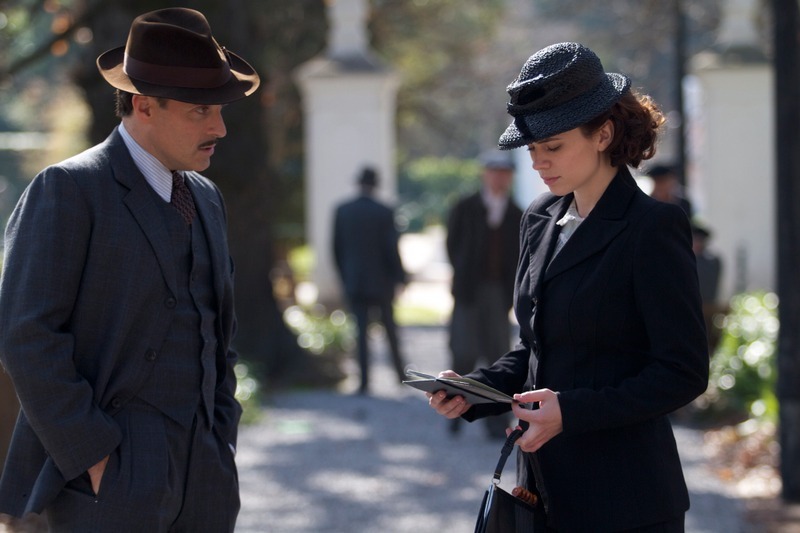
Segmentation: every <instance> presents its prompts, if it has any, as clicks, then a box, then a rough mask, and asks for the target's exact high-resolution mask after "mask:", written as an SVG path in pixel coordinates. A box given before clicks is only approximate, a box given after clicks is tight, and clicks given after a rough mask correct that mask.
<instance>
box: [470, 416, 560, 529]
mask: <svg viewBox="0 0 800 533" xmlns="http://www.w3.org/2000/svg"><path fill="white" fill-rule="evenodd" d="M520 435H522V430H521V429H515V430H514V431H512V432H511V434H510V435H509V436H508V438H507V439H506V442H505V443H504V444H503V449H502V450H501V451H500V460H499V461H498V462H497V467H496V468H495V470H494V476H493V477H492V482H491V484H490V485H489V489H488V490H487V491H486V494H484V495H483V502H482V503H481V510H480V513H479V514H478V521H477V522H476V523H475V533H531V532H533V531H536V527H537V525H538V527H539V529H538V530H539V531H544V523H545V519H544V512H543V511H541V510H539V509H537V508H536V507H535V506H533V505H530V504H529V503H527V502H525V501H523V500H521V499H520V498H517V497H516V496H512V495H511V494H509V493H508V492H506V491H504V490H503V489H501V488H500V487H499V484H500V475H501V474H502V473H503V467H504V466H505V464H506V460H507V459H508V456H509V455H511V451H512V450H513V449H514V443H515V442H516V441H517V439H518V438H519V437H520ZM538 505H539V506H541V502H540V503H539V504H538Z"/></svg>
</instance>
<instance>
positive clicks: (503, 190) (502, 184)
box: [483, 168, 514, 196]
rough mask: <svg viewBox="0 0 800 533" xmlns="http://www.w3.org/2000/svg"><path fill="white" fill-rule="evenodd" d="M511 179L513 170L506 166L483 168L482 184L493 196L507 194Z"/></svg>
mask: <svg viewBox="0 0 800 533" xmlns="http://www.w3.org/2000/svg"><path fill="white" fill-rule="evenodd" d="M513 180H514V171H513V170H509V169H506V168H484V169H483V185H484V186H485V187H486V188H487V189H488V190H489V192H491V193H492V194H493V195H495V196H499V195H501V194H508V192H509V191H510V190H511V183H512V181H513Z"/></svg>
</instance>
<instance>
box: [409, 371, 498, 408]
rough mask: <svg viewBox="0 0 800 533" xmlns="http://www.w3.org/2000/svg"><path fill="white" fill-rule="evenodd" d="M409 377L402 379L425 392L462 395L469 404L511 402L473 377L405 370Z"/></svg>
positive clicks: (449, 395) (451, 395)
mask: <svg viewBox="0 0 800 533" xmlns="http://www.w3.org/2000/svg"><path fill="white" fill-rule="evenodd" d="M406 376H408V377H409V378H410V379H408V380H406V381H403V383H405V384H406V385H409V386H411V387H414V388H415V389H419V390H423V391H425V392H430V393H434V392H437V391H440V390H443V391H445V392H446V393H447V396H448V397H453V396H463V397H464V399H465V400H467V402H469V403H471V404H477V403H512V402H513V401H514V400H513V398H511V396H509V395H507V394H504V393H502V392H500V391H499V390H497V389H493V388H492V387H490V386H488V385H484V384H483V383H480V382H478V381H475V380H474V379H469V378H450V377H441V378H439V377H436V376H431V375H430V374H423V373H422V372H417V371H416V370H406Z"/></svg>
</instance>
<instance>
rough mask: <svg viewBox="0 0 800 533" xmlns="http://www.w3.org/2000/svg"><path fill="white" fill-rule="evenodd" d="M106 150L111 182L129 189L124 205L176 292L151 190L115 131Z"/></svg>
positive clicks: (163, 227) (166, 241) (163, 229)
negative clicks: (112, 177)
mask: <svg viewBox="0 0 800 533" xmlns="http://www.w3.org/2000/svg"><path fill="white" fill-rule="evenodd" d="M109 149H110V160H111V168H112V170H113V172H114V179H116V180H117V181H118V182H120V183H121V184H123V185H124V186H125V187H127V188H128V194H127V195H125V198H124V199H123V202H124V203H125V205H126V206H127V207H128V209H129V210H130V212H131V214H132V215H133V217H134V218H135V219H136V222H137V223H138V224H139V227H140V228H141V229H142V232H143V233H144V234H145V236H146V237H147V240H148V241H149V242H150V246H152V247H153V252H154V253H155V256H156V259H157V260H158V263H159V265H161V271H162V272H163V274H164V279H165V281H166V283H167V285H168V286H169V288H170V289H171V290H172V291H176V290H177V273H176V271H175V261H174V260H173V254H172V246H171V244H170V237H169V233H168V232H167V227H166V224H164V221H163V217H162V216H161V212H160V210H159V208H158V205H157V204H156V203H155V202H154V201H153V190H152V189H151V187H150V185H149V184H148V183H147V180H145V179H144V176H142V173H141V172H140V171H139V169H138V167H137V166H136V164H135V163H134V162H133V158H131V155H130V152H128V149H127V148H126V147H125V143H124V142H123V141H122V137H120V135H119V133H118V132H117V131H116V130H114V133H113V134H112V139H111V144H110V147H109ZM120 238H124V236H120Z"/></svg>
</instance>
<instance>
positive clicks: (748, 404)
mask: <svg viewBox="0 0 800 533" xmlns="http://www.w3.org/2000/svg"><path fill="white" fill-rule="evenodd" d="M777 311H778V297H777V296H776V295H775V294H773V293H771V292H751V293H743V294H740V295H737V296H735V297H733V298H732V300H731V310H730V312H729V313H728V314H727V315H726V316H725V317H724V318H722V324H721V326H722V336H721V338H720V342H719V345H718V347H717V350H716V352H715V353H714V355H713V357H712V359H711V376H710V379H709V387H708V391H707V392H706V394H705V395H704V396H703V397H701V399H700V400H699V402H698V403H699V406H700V407H701V408H703V410H704V411H706V412H707V413H708V414H711V415H713V416H714V417H716V418H721V419H723V420H724V419H728V418H733V419H745V418H759V419H765V420H769V421H774V420H776V418H777V409H778V401H777V398H776V396H775V383H776V379H777V368H776V343H777V339H778V330H779V322H778V314H777Z"/></svg>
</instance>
